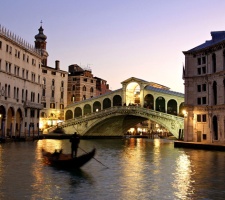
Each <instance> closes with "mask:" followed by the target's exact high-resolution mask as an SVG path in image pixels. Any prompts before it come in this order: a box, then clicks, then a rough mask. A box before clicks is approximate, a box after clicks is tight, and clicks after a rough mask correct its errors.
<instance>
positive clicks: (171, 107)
mask: <svg viewBox="0 0 225 200" xmlns="http://www.w3.org/2000/svg"><path fill="white" fill-rule="evenodd" d="M167 113H168V114H171V115H177V102H176V101H175V100H174V99H170V100H169V101H168V103H167Z"/></svg>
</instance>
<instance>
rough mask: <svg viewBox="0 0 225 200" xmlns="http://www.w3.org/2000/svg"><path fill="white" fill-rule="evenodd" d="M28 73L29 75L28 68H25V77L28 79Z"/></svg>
mask: <svg viewBox="0 0 225 200" xmlns="http://www.w3.org/2000/svg"><path fill="white" fill-rule="evenodd" d="M28 75H29V72H28V70H26V79H27V80H28Z"/></svg>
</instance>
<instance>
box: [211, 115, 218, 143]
mask: <svg viewBox="0 0 225 200" xmlns="http://www.w3.org/2000/svg"><path fill="white" fill-rule="evenodd" d="M212 120H213V133H214V140H218V121H217V116H213V119H212Z"/></svg>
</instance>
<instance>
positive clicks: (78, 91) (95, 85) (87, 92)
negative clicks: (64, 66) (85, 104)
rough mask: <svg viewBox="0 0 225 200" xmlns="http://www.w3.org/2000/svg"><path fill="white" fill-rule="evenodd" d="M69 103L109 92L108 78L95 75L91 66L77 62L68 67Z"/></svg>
mask: <svg viewBox="0 0 225 200" xmlns="http://www.w3.org/2000/svg"><path fill="white" fill-rule="evenodd" d="M68 71H69V75H68V90H67V95H68V96H67V104H68V105H70V104H72V103H75V102H79V101H83V100H86V99H89V98H92V97H96V96H99V95H102V94H105V93H107V92H109V91H110V90H109V85H108V84H107V81H106V80H103V79H101V78H98V77H94V76H93V74H92V71H91V69H90V68H87V69H85V68H81V67H80V66H79V65H77V64H73V65H70V66H69V67H68Z"/></svg>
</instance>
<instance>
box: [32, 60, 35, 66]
mask: <svg viewBox="0 0 225 200" xmlns="http://www.w3.org/2000/svg"><path fill="white" fill-rule="evenodd" d="M32 65H33V66H36V60H35V59H33V58H32Z"/></svg>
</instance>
